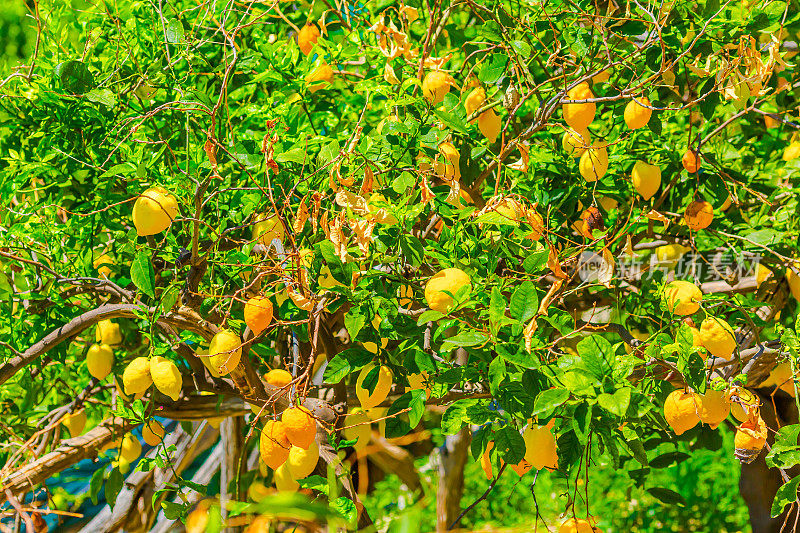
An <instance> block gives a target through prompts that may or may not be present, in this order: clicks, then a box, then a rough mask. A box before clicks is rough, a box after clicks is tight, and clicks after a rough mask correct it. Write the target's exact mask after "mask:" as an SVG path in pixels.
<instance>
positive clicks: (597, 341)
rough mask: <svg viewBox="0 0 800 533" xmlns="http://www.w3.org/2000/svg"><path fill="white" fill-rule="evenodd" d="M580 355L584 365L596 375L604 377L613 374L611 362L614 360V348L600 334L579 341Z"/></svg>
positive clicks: (600, 377) (598, 377)
mask: <svg viewBox="0 0 800 533" xmlns="http://www.w3.org/2000/svg"><path fill="white" fill-rule="evenodd" d="M577 348H578V355H580V356H581V360H582V362H583V367H584V368H586V370H587V371H588V372H589V373H590V374H591V375H593V376H594V377H596V378H597V379H603V377H605V376H606V375H609V374H611V370H612V368H611V363H610V361H613V360H614V349H613V348H612V346H611V343H610V342H608V341H607V340H606V339H604V338H603V337H601V336H600V335H590V336H588V337H586V338H584V339H582V340H581V341H580V342H579V343H578V346H577Z"/></svg>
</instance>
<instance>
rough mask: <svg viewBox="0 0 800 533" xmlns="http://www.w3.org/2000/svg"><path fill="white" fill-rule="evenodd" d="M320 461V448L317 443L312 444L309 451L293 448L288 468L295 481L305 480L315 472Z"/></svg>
mask: <svg viewBox="0 0 800 533" xmlns="http://www.w3.org/2000/svg"><path fill="white" fill-rule="evenodd" d="M318 461H319V447H318V446H317V443H316V442H312V443H311V446H309V447H308V449H303V448H301V447H300V446H292V448H291V449H290V450H289V457H288V459H286V466H287V468H288V469H289V473H290V474H291V475H292V477H293V478H294V479H303V478H306V477H308V476H310V475H311V473H312V472H314V469H315V468H316V467H317V462H318Z"/></svg>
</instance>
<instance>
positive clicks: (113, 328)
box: [94, 320, 122, 346]
mask: <svg viewBox="0 0 800 533" xmlns="http://www.w3.org/2000/svg"><path fill="white" fill-rule="evenodd" d="M94 338H95V340H96V341H97V342H98V343H100V344H108V345H109V346H116V345H117V344H120V343H122V333H121V332H120V330H119V324H115V323H114V322H111V320H101V321H100V322H98V323H97V327H96V328H95V330H94Z"/></svg>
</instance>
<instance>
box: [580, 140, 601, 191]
mask: <svg viewBox="0 0 800 533" xmlns="http://www.w3.org/2000/svg"><path fill="white" fill-rule="evenodd" d="M578 171H579V172H580V173H581V176H583V179H585V180H586V181H588V182H593V181H597V180H600V179H602V178H603V176H605V175H606V172H608V150H607V149H606V146H605V143H597V144H595V145H593V146H592V147H591V148H589V149H588V150H586V151H585V152H584V153H583V155H582V156H581V160H580V161H579V162H578Z"/></svg>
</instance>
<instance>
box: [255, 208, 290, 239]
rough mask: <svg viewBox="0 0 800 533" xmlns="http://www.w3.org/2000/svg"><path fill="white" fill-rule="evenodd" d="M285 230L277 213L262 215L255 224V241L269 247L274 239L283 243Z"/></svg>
mask: <svg viewBox="0 0 800 533" xmlns="http://www.w3.org/2000/svg"><path fill="white" fill-rule="evenodd" d="M284 235H285V230H284V228H283V223H282V222H281V219H280V217H279V216H278V214H277V213H272V214H265V215H261V216H260V217H258V218H257V219H256V223H255V224H253V239H254V240H258V242H260V243H261V244H263V245H264V246H269V245H270V244H271V243H272V241H273V240H274V239H278V240H279V241H281V242H283V238H284Z"/></svg>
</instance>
